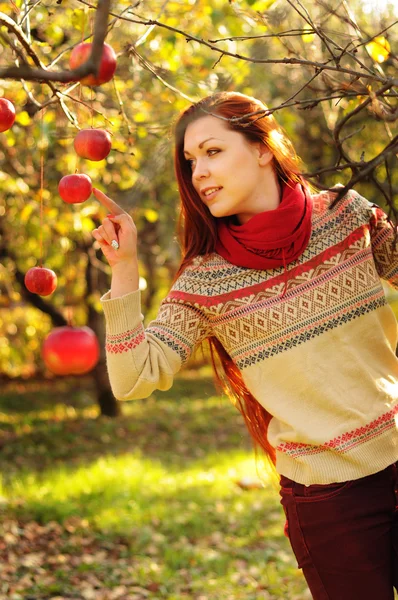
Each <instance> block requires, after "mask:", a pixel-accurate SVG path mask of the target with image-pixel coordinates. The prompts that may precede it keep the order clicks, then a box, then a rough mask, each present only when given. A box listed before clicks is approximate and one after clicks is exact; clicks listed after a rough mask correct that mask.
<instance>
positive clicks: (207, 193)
mask: <svg viewBox="0 0 398 600" xmlns="http://www.w3.org/2000/svg"><path fill="white" fill-rule="evenodd" d="M220 190H222V187H221V186H212V187H207V188H204V189H203V190H201V192H200V193H201V194H202V196H204V197H205V198H206V199H207V200H208V199H210V198H213V197H214V196H215V195H216V193H217V192H219V191H220Z"/></svg>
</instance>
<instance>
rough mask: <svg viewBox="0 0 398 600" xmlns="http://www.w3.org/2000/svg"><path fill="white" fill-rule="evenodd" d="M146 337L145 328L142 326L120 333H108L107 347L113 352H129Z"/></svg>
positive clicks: (108, 350)
mask: <svg viewBox="0 0 398 600" xmlns="http://www.w3.org/2000/svg"><path fill="white" fill-rule="evenodd" d="M144 339H145V334H144V329H143V327H142V326H139V327H136V328H135V329H132V330H130V329H129V330H127V331H124V332H123V333H118V334H117V335H111V334H108V335H107V336H106V344H105V349H106V351H107V352H110V353H112V354H120V353H121V352H127V351H128V350H131V349H132V348H136V347H137V346H138V345H139V344H141V342H143V341H144Z"/></svg>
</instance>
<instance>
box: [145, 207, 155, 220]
mask: <svg viewBox="0 0 398 600" xmlns="http://www.w3.org/2000/svg"><path fill="white" fill-rule="evenodd" d="M144 214H145V218H146V220H147V221H149V222H150V223H155V222H156V221H157V220H158V218H159V214H158V213H157V212H156V210H152V208H147V209H146V211H145V213H144Z"/></svg>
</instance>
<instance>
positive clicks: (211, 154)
mask: <svg viewBox="0 0 398 600" xmlns="http://www.w3.org/2000/svg"><path fill="white" fill-rule="evenodd" d="M219 152H221V150H218V148H209V149H208V151H207V154H208V155H209V156H213V155H214V154H218V153H219Z"/></svg>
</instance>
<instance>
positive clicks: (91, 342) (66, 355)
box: [41, 325, 100, 375]
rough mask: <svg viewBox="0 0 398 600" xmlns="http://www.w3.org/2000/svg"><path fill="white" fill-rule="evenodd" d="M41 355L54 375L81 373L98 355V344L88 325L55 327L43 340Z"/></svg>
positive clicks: (91, 367) (90, 366)
mask: <svg viewBox="0 0 398 600" xmlns="http://www.w3.org/2000/svg"><path fill="white" fill-rule="evenodd" d="M41 355H42V358H43V361H44V363H45V365H46V367H47V369H48V370H49V371H51V372H52V373H54V375H83V374H85V373H88V372H89V371H91V370H92V369H93V368H94V367H95V365H96V364H97V362H98V360H99V356H100V346H99V342H98V339H97V336H96V335H95V333H94V331H93V330H92V329H90V327H86V326H84V327H71V326H69V325H67V326H65V327H56V328H55V329H53V330H52V331H51V333H49V335H48V336H47V337H46V339H45V340H44V343H43V346H42V350H41Z"/></svg>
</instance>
